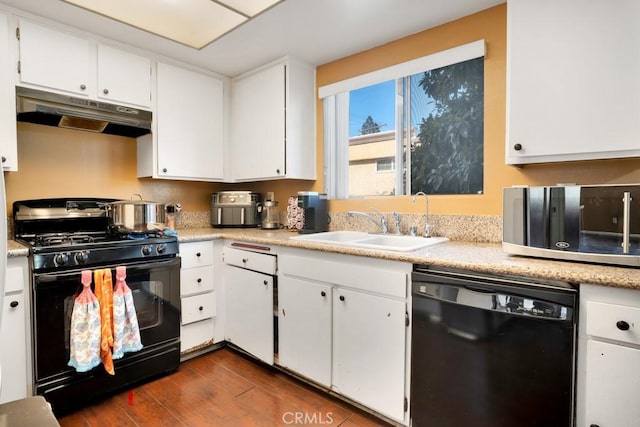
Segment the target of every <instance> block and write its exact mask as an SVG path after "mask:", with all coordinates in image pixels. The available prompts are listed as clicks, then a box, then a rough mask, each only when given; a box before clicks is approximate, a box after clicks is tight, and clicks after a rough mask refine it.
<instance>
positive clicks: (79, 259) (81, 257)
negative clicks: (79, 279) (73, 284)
mask: <svg viewBox="0 0 640 427" xmlns="http://www.w3.org/2000/svg"><path fill="white" fill-rule="evenodd" d="M73 259H74V260H75V262H76V264H84V263H85V262H87V261H88V260H89V253H87V252H86V251H80V252H76V254H75V255H74V256H73Z"/></svg>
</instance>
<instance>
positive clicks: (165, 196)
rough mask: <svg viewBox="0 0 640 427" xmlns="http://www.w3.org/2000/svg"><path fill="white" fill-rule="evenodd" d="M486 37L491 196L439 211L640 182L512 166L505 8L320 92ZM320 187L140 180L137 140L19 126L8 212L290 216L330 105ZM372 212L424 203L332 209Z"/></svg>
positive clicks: (335, 71) (339, 69)
mask: <svg viewBox="0 0 640 427" xmlns="http://www.w3.org/2000/svg"><path fill="white" fill-rule="evenodd" d="M479 39H484V40H485V42H486V45H487V54H486V57H485V115H484V117H485V140H484V141H485V193H484V194H482V195H463V196H432V197H431V198H430V199H431V200H430V202H431V210H432V212H433V213H440V214H480V215H500V214H501V200H502V199H501V190H502V188H503V187H505V186H511V185H514V184H530V185H552V184H555V183H559V182H565V183H566V182H576V183H580V184H595V183H629V182H640V161H639V160H638V159H625V160H605V161H591V162H572V163H556V164H548V165H531V166H525V167H523V168H516V167H512V166H506V165H505V164H504V145H505V144H504V137H505V111H506V109H505V108H506V107H505V101H506V92H505V86H506V81H505V77H506V58H505V56H506V5H504V4H503V5H500V6H496V7H494V8H491V9H487V10H485V11H482V12H479V13H477V14H474V15H471V16H467V17H464V18H462V19H459V20H457V21H453V22H450V23H447V24H445V25H442V26H439V27H436V28H432V29H429V30H425V31H423V32H420V33H417V34H414V35H412V36H409V37H406V38H403V39H400V40H397V41H393V42H390V43H388V44H385V45H382V46H379V47H375V48H372V49H370V50H367V51H364V52H360V53H358V54H356V55H353V56H349V57H346V58H343V59H340V60H337V61H334V62H331V63H328V64H324V65H322V66H320V67H318V68H317V85H318V86H323V85H326V84H329V83H333V82H336V81H340V80H343V79H346V78H349V77H353V76H355V75H359V74H362V73H366V72H369V71H373V70H375V69H379V68H383V67H387V66H389V65H393V64H396V63H400V62H404V61H408V60H411V59H414V58H417V57H421V56H424V55H428V54H431V53H434V52H437V51H441V50H444V49H448V48H451V47H454V46H458V45H461V44H464V43H468V42H471V41H475V40H479ZM316 153H317V156H318V168H317V170H318V177H319V178H318V180H317V181H316V182H311V181H268V182H262V183H254V184H212V183H201V182H188V181H167V180H153V179H148V178H145V179H138V178H137V177H136V142H135V140H133V139H130V138H122V137H116V136H108V135H96V134H91V133H86V132H74V131H69V130H65V129H56V128H51V127H46V126H37V125H31V124H26V123H20V124H19V125H18V156H19V160H18V161H19V171H18V172H9V173H5V178H6V181H7V204H8V208H9V212H10V211H11V203H12V202H13V201H14V200H21V199H31V198H41V197H65V196H93V197H114V198H124V199H127V198H129V197H130V196H131V194H133V193H140V194H142V196H143V197H144V199H145V200H150V201H154V202H159V203H170V202H181V203H182V205H183V207H184V209H185V210H188V211H206V210H208V209H209V202H210V195H211V193H212V192H214V191H219V190H226V189H232V190H252V191H256V192H259V193H262V194H264V193H265V192H267V191H274V192H275V193H276V194H275V196H276V200H279V201H280V204H281V206H282V207H283V208H286V201H287V198H288V197H289V196H291V195H295V194H296V193H297V192H298V191H302V190H315V191H322V104H321V102H320V101H318V104H317V145H316ZM371 206H375V207H376V208H378V209H380V210H382V211H386V212H390V211H393V210H396V211H399V212H405V213H411V212H415V213H419V212H421V211H422V208H423V204H422V203H417V204H415V205H414V204H412V203H411V198H410V196H395V197H390V196H386V197H385V196H381V197H376V198H367V199H359V200H335V201H331V202H330V206H329V208H330V210H332V211H346V210H350V209H358V210H365V211H368V210H369V208H370V207H371Z"/></svg>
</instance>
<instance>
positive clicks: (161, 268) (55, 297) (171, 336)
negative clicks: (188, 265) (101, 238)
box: [33, 257, 180, 389]
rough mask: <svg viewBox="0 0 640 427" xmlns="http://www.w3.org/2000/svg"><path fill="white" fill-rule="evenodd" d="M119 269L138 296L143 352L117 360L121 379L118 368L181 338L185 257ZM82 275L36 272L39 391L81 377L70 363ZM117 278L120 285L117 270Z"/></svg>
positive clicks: (129, 354)
mask: <svg viewBox="0 0 640 427" xmlns="http://www.w3.org/2000/svg"><path fill="white" fill-rule="evenodd" d="M118 265H124V266H126V267H127V278H126V282H127V285H128V286H129V288H130V289H131V293H132V295H133V300H134V305H135V309H136V315H137V317H138V325H139V327H140V338H141V341H142V345H143V349H142V350H141V351H139V352H136V353H125V355H124V357H123V358H122V359H118V360H115V361H114V363H115V368H116V376H117V372H118V365H119V364H120V365H126V364H127V360H128V359H130V358H136V357H137V358H139V357H141V355H144V354H152V353H153V351H154V349H158V348H162V347H163V346H166V345H167V344H168V343H171V344H172V345H175V342H179V340H180V258H179V257H175V258H171V259H167V260H162V261H158V260H155V261H153V262H149V261H144V262H138V263H130V264H118ZM115 267H116V266H115V265H113V266H104V267H101V268H111V269H112V270H114V269H115ZM81 271H82V270H68V271H64V272H47V273H43V274H34V284H33V292H34V295H33V301H34V312H33V316H34V317H33V325H34V345H35V379H36V389H38V388H39V387H38V386H39V385H42V384H44V383H59V382H64V381H66V380H65V378H66V379H67V380H68V379H69V377H70V376H74V375H80V374H76V372H75V370H74V368H71V367H69V366H68V365H67V363H68V362H69V337H70V335H69V333H70V326H71V313H72V311H73V305H74V301H75V298H76V296H77V295H78V294H79V292H80V291H81V290H82V284H81V283H80V278H81ZM112 274H113V280H114V284H115V271H113V272H112ZM92 289H93V285H92ZM156 351H158V350H156ZM160 351H161V350H160ZM97 369H101V370H104V369H103V368H102V366H99V367H97V368H94V369H93V370H92V371H95V370H97Z"/></svg>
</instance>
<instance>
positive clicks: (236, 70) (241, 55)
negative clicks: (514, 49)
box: [0, 0, 505, 77]
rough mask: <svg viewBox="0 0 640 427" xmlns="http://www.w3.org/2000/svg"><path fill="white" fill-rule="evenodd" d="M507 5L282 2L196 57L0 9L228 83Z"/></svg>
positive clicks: (145, 37)
mask: <svg viewBox="0 0 640 427" xmlns="http://www.w3.org/2000/svg"><path fill="white" fill-rule="evenodd" d="M131 1H135V0H131ZM504 1H505V0H457V1H452V0H285V1H284V2H282V3H280V4H278V5H276V6H275V7H273V8H272V9H269V10H267V11H266V12H265V13H263V14H261V15H259V16H257V17H256V18H254V19H252V20H250V21H249V22H247V23H245V24H243V25H241V26H240V27H238V28H237V29H235V30H233V31H232V32H230V33H228V34H226V35H224V36H223V37H221V38H219V39H217V40H216V41H214V42H213V43H211V44H210V45H208V46H206V47H205V48H203V49H201V50H196V49H193V48H191V47H187V46H184V45H181V44H178V43H176V42H173V41H170V40H168V39H164V38H161V37H158V36H155V35H153V34H150V33H147V32H144V31H142V30H138V29H135V28H133V27H129V26H128V25H126V24H122V23H120V22H116V21H114V20H111V19H109V18H106V17H103V16H100V15H96V14H93V13H91V12H88V11H86V10H84V9H81V8H78V7H76V6H73V5H70V4H68V3H65V2H63V1H60V0H0V3H4V4H6V5H9V6H12V7H15V8H17V9H20V10H24V11H27V12H29V13H31V14H34V15H39V16H44V17H46V18H48V19H50V20H53V21H57V22H60V23H63V24H68V25H71V26H73V27H76V28H79V29H82V30H85V31H89V32H91V33H94V34H98V35H100V36H103V37H107V38H110V39H113V40H117V41H119V42H122V43H126V44H129V45H133V46H136V47H139V48H142V49H145V50H148V51H151V52H155V53H157V54H160V55H163V56H168V57H171V58H175V59H178V60H180V61H183V62H186V63H190V64H193V65H197V66H200V67H203V68H206V69H209V70H212V71H215V72H217V73H220V74H222V75H225V76H229V77H233V76H236V75H238V74H241V73H243V72H245V71H248V70H251V69H252V68H255V67H257V66H259V65H262V64H264V63H266V62H269V61H272V60H274V59H277V58H280V57H282V56H285V55H291V56H294V57H296V58H299V59H302V60H304V61H306V62H308V63H310V64H311V65H314V66H318V65H321V64H324V63H327V62H331V61H334V60H336V59H339V58H342V57H345V56H348V55H351V54H354V53H357V52H360V51H363V50H366V49H369V48H372V47H374V46H378V45H381V44H384V43H387V42H390V41H392V40H396V39H399V38H402V37H405V36H408V35H410V34H414V33H417V32H419V31H422V30H425V29H427V28H431V27H434V26H437V25H440V24H443V23H445V22H449V21H452V20H455V19H457V18H460V17H462V16H466V15H469V14H472V13H475V12H478V11H480V10H483V9H487V8H489V7H492V6H495V5H497V4H500V3H504ZM150 13H152V11H150Z"/></svg>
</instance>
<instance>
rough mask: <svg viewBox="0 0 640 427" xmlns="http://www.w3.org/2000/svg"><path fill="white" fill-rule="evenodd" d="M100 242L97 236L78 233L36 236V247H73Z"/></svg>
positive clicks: (34, 240)
mask: <svg viewBox="0 0 640 427" xmlns="http://www.w3.org/2000/svg"><path fill="white" fill-rule="evenodd" d="M97 240H100V239H99V238H97V237H96V236H92V235H90V234H78V233H53V234H39V235H36V236H34V238H33V245H34V246H61V245H67V246H73V245H81V244H85V243H95V242H96V241H97Z"/></svg>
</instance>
